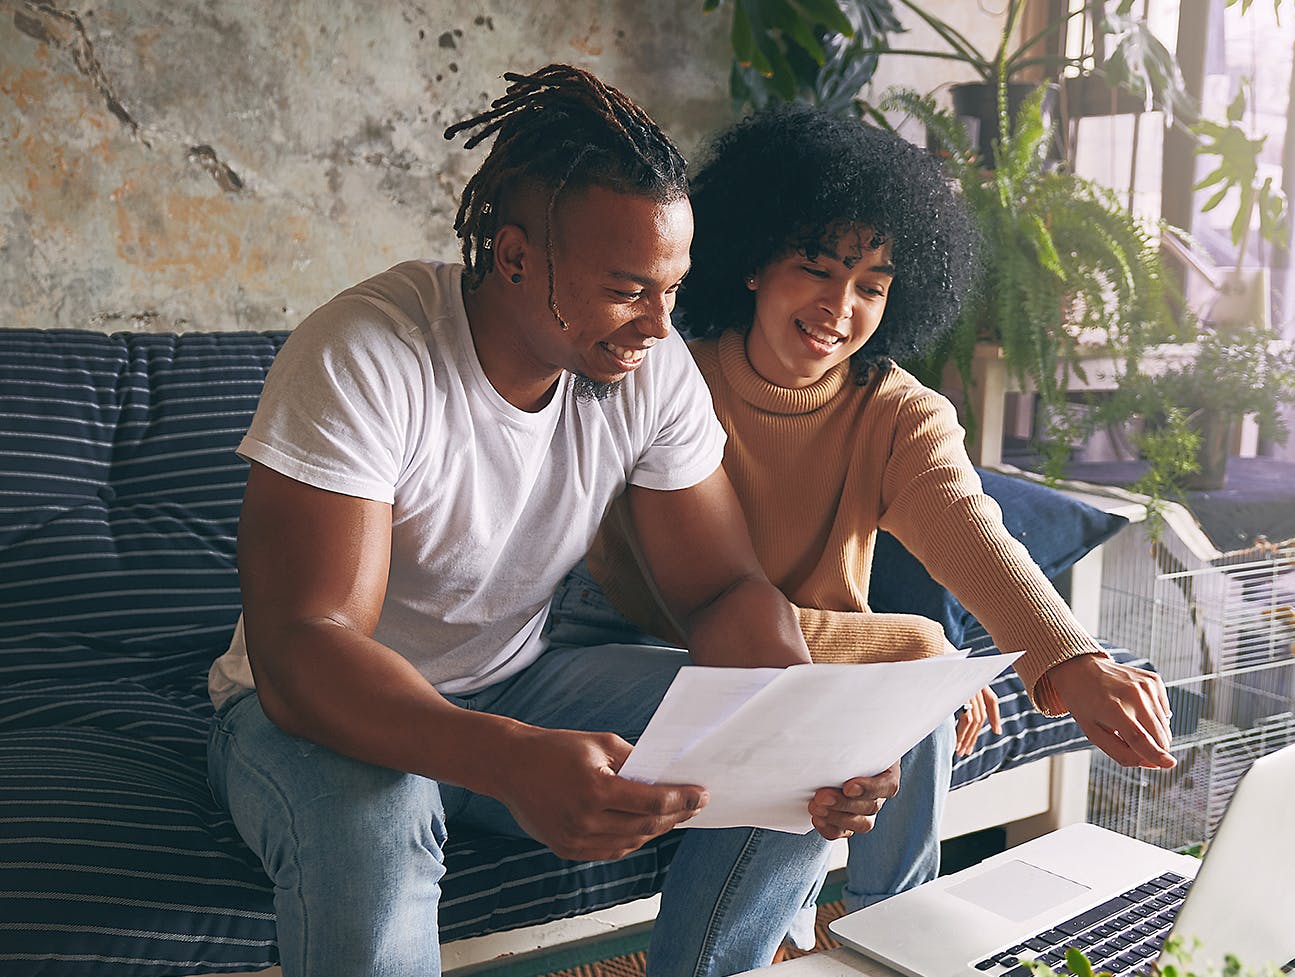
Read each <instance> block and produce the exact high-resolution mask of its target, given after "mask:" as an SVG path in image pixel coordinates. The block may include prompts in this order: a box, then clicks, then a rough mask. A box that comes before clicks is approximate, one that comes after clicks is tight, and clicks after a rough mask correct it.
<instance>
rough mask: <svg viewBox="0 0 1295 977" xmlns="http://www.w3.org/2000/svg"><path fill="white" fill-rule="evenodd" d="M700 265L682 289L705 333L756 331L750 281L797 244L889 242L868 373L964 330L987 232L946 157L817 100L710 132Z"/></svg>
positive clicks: (697, 202) (694, 330) (697, 238)
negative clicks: (855, 231) (964, 305)
mask: <svg viewBox="0 0 1295 977" xmlns="http://www.w3.org/2000/svg"><path fill="white" fill-rule="evenodd" d="M691 198H692V205H693V211H694V214H695V218H696V231H695V234H694V237H693V246H692V262H693V263H692V271H691V272H690V273H689V275H688V278H687V279H686V280H685V282H684V285H683V288H682V289H681V290H680V294H679V309H680V313H681V316H680V322H681V325H682V327H683V330H684V331H685V333H686V334H687V335H689V336H691V337H694V338H704V337H711V336H717V335H719V333H721V332H723V331H724V330H726V329H738V330H741V331H743V332H745V331H746V330H747V329H749V328H750V326H751V320H752V318H753V316H754V313H755V298H754V295H753V294H752V293H751V292H750V290H748V289H747V287H746V285H745V279H746V278H747V276H749V275H753V274H755V273H756V272H758V271H759V270H760V269H761V268H763V267H764V266H765V265H767V264H768V263H769V262H771V261H775V260H777V259H779V258H782V257H785V256H786V255H788V254H791V253H793V252H797V251H799V252H803V253H806V254H809V255H811V256H816V255H817V254H818V252H819V251H820V250H821V248H822V247H823V246H824V245H828V246H831V245H834V244H835V240H834V238H835V237H837V236H839V235H840V233H841V232H842V230H843V229H845V228H848V227H850V226H858V227H866V228H870V229H871V230H872V231H873V232H874V233H875V234H877V235H880V236H881V237H883V238H884V239H885V240H887V241H889V242H890V246H891V260H892V263H893V264H894V266H895V280H894V283H893V284H892V286H891V289H890V294H889V297H888V299H887V301H886V312H885V315H884V317H883V318H882V322H881V326H880V328H878V330H877V332H876V334H875V335H874V336H873V337H872V339H870V340H869V341H868V343H867V344H866V345H865V346H864V347H863V349H861V350H860V351H859V352H858V353H856V354H855V358H854V365H855V367H856V370H857V375H858V376H859V378H860V380H862V379H864V378H866V377H867V376H868V375H869V374H870V373H871V372H872V370H873V368H874V367H880V368H881V369H883V370H884V369H886V368H888V367H889V365H890V362H891V361H893V360H900V361H907V360H910V359H911V358H913V357H914V356H917V355H919V354H920V353H921V352H923V351H924V350H926V349H929V348H930V347H931V345H932V344H934V343H935V342H936V341H938V340H939V339H940V338H941V337H943V336H944V335H945V334H946V333H947V332H948V331H949V330H950V329H952V328H953V325H954V321H955V320H956V318H957V315H958V310H959V307H960V303H961V300H962V297H963V295H964V294H965V293H966V292H967V290H968V289H969V288H970V287H971V285H972V279H973V274H974V266H975V253H976V247H975V243H976V231H975V224H974V222H973V221H972V219H971V217H970V215H969V213H968V211H967V208H966V206H965V204H964V203H963V201H962V199H961V197H960V196H959V195H958V194H957V193H956V192H955V191H954V190H953V188H952V186H951V184H950V183H949V182H948V180H947V179H946V177H945V175H944V173H943V171H942V170H941V168H940V164H939V162H938V161H937V160H936V159H935V158H934V157H933V156H931V155H930V154H929V153H927V152H926V151H925V150H923V149H919V148H918V147H916V146H914V145H913V144H912V143H909V142H907V141H905V140H904V139H902V138H900V137H899V136H897V135H894V134H892V133H889V132H886V131H885V130H883V129H878V128H875V127H873V126H870V125H866V124H864V123H862V122H859V121H856V120H853V119H846V118H841V117H838V116H833V115H829V114H827V113H825V112H822V111H820V110H818V109H814V108H810V107H807V106H803V105H802V106H781V107H778V108H775V109H770V110H766V111H763V112H760V113H758V114H756V115H754V116H751V117H750V118H747V119H745V120H743V121H741V122H739V123H737V124H736V125H734V126H732V127H731V128H729V129H726V130H724V131H723V132H721V133H719V134H718V135H717V136H715V137H714V139H713V140H712V141H711V143H710V145H709V147H708V150H707V152H706V154H705V156H704V159H703V162H702V165H701V168H700V169H699V170H698V171H697V174H696V176H695V177H694V179H693V183H692V193H691Z"/></svg>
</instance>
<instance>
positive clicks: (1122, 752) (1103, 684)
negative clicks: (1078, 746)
mask: <svg viewBox="0 0 1295 977" xmlns="http://www.w3.org/2000/svg"><path fill="white" fill-rule="evenodd" d="M1045 678H1047V679H1048V680H1049V681H1050V682H1051V684H1052V688H1053V690H1054V691H1055V692H1056V694H1057V697H1058V698H1059V699H1060V700H1061V704H1062V705H1063V706H1064V707H1065V708H1066V709H1067V710H1069V712H1070V714H1071V715H1072V716H1074V718H1075V722H1077V723H1079V728H1080V729H1082V730H1083V731H1084V733H1085V735H1087V737H1088V740H1089V742H1090V743H1092V744H1093V745H1094V746H1096V747H1097V748H1098V749H1100V750H1101V751H1102V752H1103V753H1105V754H1106V755H1107V756H1109V757H1110V758H1111V759H1112V760H1114V761H1115V762H1116V763H1119V764H1121V765H1123V766H1126V767H1149V768H1151V769H1162V770H1163V769H1167V768H1169V767H1172V766H1174V765H1175V764H1176V763H1177V762H1178V761H1177V760H1176V759H1175V758H1174V755H1173V754H1172V753H1170V752H1169V746H1170V741H1171V738H1172V737H1171V734H1170V732H1169V716H1170V709H1169V695H1168V693H1167V692H1166V691H1165V683H1164V682H1163V681H1162V680H1161V678H1160V676H1159V675H1157V674H1156V673H1155V672H1148V671H1146V670H1145V669H1141V668H1134V667H1133V666H1132V665H1124V664H1121V663H1119V662H1115V661H1112V660H1111V659H1110V658H1108V657H1107V656H1105V655H1080V656H1079V657H1078V658H1069V659H1067V660H1066V661H1063V662H1062V663H1061V664H1059V665H1054V666H1052V668H1050V669H1048V671H1047V673H1046V675H1045Z"/></svg>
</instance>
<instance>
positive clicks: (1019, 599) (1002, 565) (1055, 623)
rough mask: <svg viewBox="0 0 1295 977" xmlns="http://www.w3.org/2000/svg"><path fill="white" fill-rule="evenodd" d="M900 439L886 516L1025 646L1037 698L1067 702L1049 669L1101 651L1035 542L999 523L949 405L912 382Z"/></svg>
mask: <svg viewBox="0 0 1295 977" xmlns="http://www.w3.org/2000/svg"><path fill="white" fill-rule="evenodd" d="M894 414H895V417H894V428H893V429H894V449H893V450H892V452H891V454H890V458H889V460H888V461H887V463H886V474H885V478H884V480H883V484H882V500H883V501H882V510H883V511H882V514H881V519H880V526H881V528H883V529H886V530H888V531H889V532H891V533H893V534H894V535H895V536H896V537H897V538H898V539H899V541H900V542H901V543H903V544H904V546H905V548H907V549H908V550H909V551H910V552H911V553H913V555H914V556H916V557H917V558H918V559H919V560H920V561H921V562H922V565H923V566H925V567H926V569H927V571H928V572H929V573H930V574H931V576H932V577H934V578H935V579H936V580H937V581H938V582H939V583H941V584H942V585H943V586H945V587H946V588H948V589H949V591H951V592H952V593H953V594H954V595H956V596H957V598H958V599H959V600H960V601H962V603H963V605H964V606H966V608H967V609H968V610H969V611H971V613H972V614H974V615H975V617H976V619H977V620H978V621H980V623H981V624H983V625H984V626H985V629H986V630H987V631H988V632H989V634H990V636H991V637H992V638H993V639H994V643H995V644H996V645H998V647H999V648H1001V649H1002V650H1003V651H1024V652H1025V655H1024V656H1023V657H1022V658H1021V659H1019V660H1018V661H1017V663H1016V670H1017V672H1018V673H1019V674H1020V676H1021V680H1022V681H1023V682H1024V683H1025V687H1026V689H1027V690H1029V692H1030V696H1031V699H1032V700H1033V701H1034V704H1035V705H1036V706H1037V707H1038V708H1039V709H1040V710H1041V711H1043V712H1045V713H1047V714H1049V715H1056V714H1059V713H1061V712H1064V711H1065V708H1064V705H1063V704H1062V703H1061V702H1059V701H1058V700H1057V697H1056V693H1055V691H1054V690H1053V688H1052V684H1051V682H1050V681H1040V680H1041V679H1042V678H1043V676H1044V673H1045V672H1047V670H1048V669H1050V668H1052V667H1053V666H1054V665H1058V664H1060V663H1061V662H1063V661H1066V660H1067V659H1070V658H1073V657H1076V656H1079V655H1088V654H1100V655H1104V654H1105V652H1104V651H1103V650H1102V649H1101V647H1100V646H1099V645H1097V643H1096V642H1095V641H1094V640H1093V638H1092V637H1091V636H1090V635H1089V634H1088V632H1087V631H1085V630H1084V628H1083V627H1082V626H1081V625H1080V624H1079V622H1078V621H1077V620H1075V616H1074V614H1073V613H1072V612H1071V610H1070V608H1069V607H1068V606H1067V605H1066V603H1065V601H1064V600H1062V599H1061V596H1060V595H1059V594H1058V593H1057V591H1056V589H1055V588H1054V587H1053V586H1052V583H1051V582H1050V581H1049V580H1048V579H1047V577H1045V576H1044V575H1043V572H1042V571H1041V570H1040V569H1039V568H1038V566H1037V565H1036V564H1035V563H1034V561H1033V559H1031V557H1030V555H1029V552H1028V551H1027V550H1026V549H1025V547H1024V546H1022V545H1021V544H1020V543H1019V542H1018V541H1017V540H1016V539H1014V538H1013V537H1012V535H1011V534H1010V533H1009V532H1008V531H1007V529H1006V528H1005V527H1004V526H1003V522H1002V511H1001V510H1000V509H999V507H998V504H997V503H996V502H995V501H994V500H993V499H991V498H990V497H989V496H987V495H985V494H984V493H983V491H982V490H981V487H980V479H979V476H978V475H977V474H976V472H975V469H974V468H973V467H972V465H971V462H970V460H969V459H968V458H967V454H966V450H965V449H964V448H963V444H962V430H961V428H960V427H959V426H958V424H957V420H956V416H955V414H954V411H953V407H952V405H950V404H949V403H948V401H947V400H945V398H943V397H941V396H939V395H938V394H936V393H935V392H934V391H929V390H926V389H925V388H922V387H914V388H913V389H911V390H910V391H908V392H907V393H906V394H905V395H904V396H903V397H902V398H901V399H900V400H899V401H898V402H897V404H896V407H895V412H894Z"/></svg>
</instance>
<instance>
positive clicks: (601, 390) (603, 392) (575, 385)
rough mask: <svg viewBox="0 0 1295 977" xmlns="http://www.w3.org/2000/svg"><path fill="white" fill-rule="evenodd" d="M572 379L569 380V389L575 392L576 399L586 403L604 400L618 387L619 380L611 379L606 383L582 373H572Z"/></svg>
mask: <svg viewBox="0 0 1295 977" xmlns="http://www.w3.org/2000/svg"><path fill="white" fill-rule="evenodd" d="M573 377H574V379H573V380H572V382H571V390H572V391H573V392H574V393H575V395H576V399H577V400H582V401H584V402H586V403H592V402H593V401H596V400H606V399H607V398H608V397H610V396H611V395H612V394H614V393H615V392H616V391H617V389H618V388H619V387H620V385H621V382H620V381H619V380H612V381H611V382H610V383H606V382H603V381H600V380H593V379H591V378H589V377H587V376H585V375H584V374H583V373H576V374H573Z"/></svg>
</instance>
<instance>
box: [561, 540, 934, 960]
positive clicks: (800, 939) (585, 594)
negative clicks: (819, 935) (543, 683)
mask: <svg viewBox="0 0 1295 977" xmlns="http://www.w3.org/2000/svg"><path fill="white" fill-rule="evenodd" d="M548 630H549V635H550V638H551V639H553V640H560V641H567V642H573V643H574V642H589V643H597V642H613V641H626V642H634V641H646V642H652V641H654V640H655V639H653V638H651V637H650V636H645V635H643V634H641V633H640V632H639V631H638V630H637V629H636V628H635V627H634V625H632V624H631V623H629V622H628V621H626V620H625V618H623V617H622V616H621V615H620V614H619V613H618V612H617V611H616V609H615V608H614V607H612V606H611V604H610V603H609V602H608V600H607V598H606V596H605V595H604V594H603V592H602V589H601V588H600V587H599V586H598V583H597V582H596V581H595V580H594V579H593V577H592V576H591V575H590V574H589V571H588V569H587V568H586V567H585V566H584V564H583V563H582V564H580V565H578V566H577V567H576V568H575V569H574V570H572V571H571V572H570V573H569V574H567V577H566V579H565V580H564V581H563V582H562V585H561V586H560V587H559V588H558V591H557V593H556V594H555V595H554V597H553V603H552V607H551V612H550V615H549V623H548ZM953 746H954V723H953V717H952V716H950V717H949V719H947V720H946V721H945V722H944V723H942V724H941V725H940V726H938V727H937V728H936V729H935V730H934V731H933V732H932V733H931V734H930V735H929V736H927V737H926V739H924V740H922V741H921V742H920V743H918V744H917V746H915V747H913V748H912V749H911V750H910V751H909V752H908V753H906V754H905V755H904V757H903V759H902V760H901V765H900V779H899V793H898V794H897V795H896V796H894V797H892V798H891V799H890V800H888V801H886V803H885V806H884V807H882V809H881V813H880V814H878V815H877V819H876V822H875V826H874V827H873V829H872V830H871V831H869V832H868V833H867V834H861V835H854V836H853V837H852V838H850V840H849V842H848V844H849V846H850V853H849V858H848V860H847V863H846V883H845V889H844V892H843V898H844V902H845V908H846V909H847V910H849V911H853V910H856V909H862V908H863V907H864V906H870V905H872V904H873V903H876V902H881V901H882V900H883V899H887V898H889V897H890V896H893V895H895V894H896V893H899V892H903V891H905V890H906V889H911V888H913V887H914V886H916V885H920V884H921V883H923V882H927V881H929V880H931V879H933V878H935V877H936V876H937V875H938V874H939V872H940V839H939V829H940V818H941V816H942V815H943V813H944V799H945V797H946V796H947V795H948V793H949V775H950V772H951V770H952V768H953ZM815 894H817V892H816V893H815ZM814 917H815V909H814V906H813V905H812V904H810V905H808V906H807V907H806V909H805V911H804V912H803V913H801V914H800V915H799V916H798V918H797V920H796V921H795V923H794V925H793V926H792V927H791V929H790V933H789V935H790V937H791V940H792V942H794V943H795V944H796V945H797V946H799V947H801V948H802V949H809V948H810V947H811V946H813V944H814V935H813V933H814Z"/></svg>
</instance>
